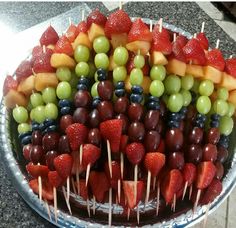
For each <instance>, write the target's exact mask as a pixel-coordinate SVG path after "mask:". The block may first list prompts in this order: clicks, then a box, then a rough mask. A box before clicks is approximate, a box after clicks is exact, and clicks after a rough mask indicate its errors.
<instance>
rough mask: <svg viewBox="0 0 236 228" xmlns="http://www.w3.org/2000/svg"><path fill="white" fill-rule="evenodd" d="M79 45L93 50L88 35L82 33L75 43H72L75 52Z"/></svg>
mask: <svg viewBox="0 0 236 228" xmlns="http://www.w3.org/2000/svg"><path fill="white" fill-rule="evenodd" d="M78 45H84V46H86V47H88V48H89V49H92V43H91V42H90V40H89V37H88V35H87V34H86V33H83V32H80V33H79V35H78V36H77V37H76V39H75V40H74V42H73V43H72V47H73V49H74V50H75V49H76V47H77V46H78Z"/></svg>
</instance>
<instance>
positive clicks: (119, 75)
mask: <svg viewBox="0 0 236 228" xmlns="http://www.w3.org/2000/svg"><path fill="white" fill-rule="evenodd" d="M126 76H127V70H126V67H125V66H118V67H115V69H114V70H113V79H114V81H115V82H119V81H125V79H126Z"/></svg>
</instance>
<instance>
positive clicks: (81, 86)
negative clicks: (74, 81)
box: [77, 83, 88, 90]
mask: <svg viewBox="0 0 236 228" xmlns="http://www.w3.org/2000/svg"><path fill="white" fill-rule="evenodd" d="M77 90H88V87H87V85H85V84H80V83H78V85H77Z"/></svg>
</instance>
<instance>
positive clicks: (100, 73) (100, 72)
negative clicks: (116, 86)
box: [97, 68, 107, 81]
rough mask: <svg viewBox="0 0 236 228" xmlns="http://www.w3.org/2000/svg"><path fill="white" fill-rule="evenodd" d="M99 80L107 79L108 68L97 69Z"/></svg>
mask: <svg viewBox="0 0 236 228" xmlns="http://www.w3.org/2000/svg"><path fill="white" fill-rule="evenodd" d="M97 75H98V81H105V80H106V79H107V72H106V70H104V69H102V68H99V69H98V70H97Z"/></svg>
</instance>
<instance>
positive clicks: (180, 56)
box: [169, 42, 187, 63]
mask: <svg viewBox="0 0 236 228" xmlns="http://www.w3.org/2000/svg"><path fill="white" fill-rule="evenodd" d="M172 58H175V59H177V60H179V61H181V62H184V63H187V60H186V57H185V54H184V52H183V48H182V47H181V45H180V44H179V43H178V42H174V43H173V46H172V53H171V55H170V57H169V59H172Z"/></svg>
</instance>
